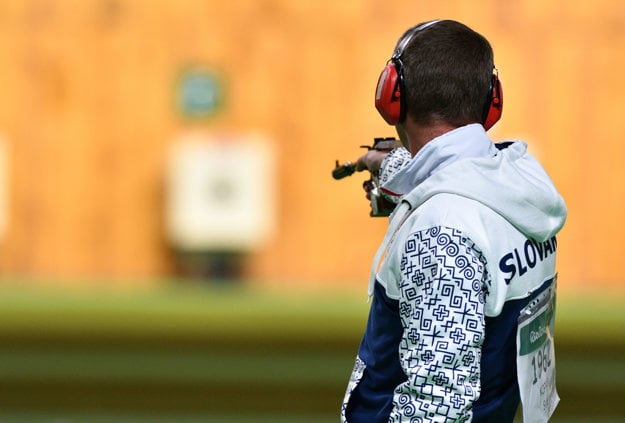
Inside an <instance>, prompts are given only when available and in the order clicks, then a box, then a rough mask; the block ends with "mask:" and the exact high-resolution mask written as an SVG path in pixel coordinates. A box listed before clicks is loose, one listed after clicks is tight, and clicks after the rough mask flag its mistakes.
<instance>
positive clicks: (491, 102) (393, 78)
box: [375, 20, 503, 131]
mask: <svg viewBox="0 0 625 423" xmlns="http://www.w3.org/2000/svg"><path fill="white" fill-rule="evenodd" d="M438 22H441V20H435V21H431V22H426V23H424V24H422V25H418V26H416V27H414V28H413V29H412V30H411V31H410V32H408V33H407V34H406V35H405V36H404V37H403V38H402V39H401V40H399V42H398V43H397V46H396V47H395V51H393V55H392V56H391V59H390V60H389V62H388V63H387V64H386V66H385V67H384V69H383V70H382V73H380V77H379V78H378V85H377V88H376V92H375V108H376V109H377V110H378V112H379V113H380V115H381V116H382V118H384V120H385V121H386V122H387V123H388V124H389V125H397V124H398V123H401V122H403V121H404V119H406V107H405V105H404V97H403V96H402V95H401V93H402V91H404V75H403V70H402V62H401V56H402V55H403V53H404V50H405V49H406V46H408V44H409V43H410V41H411V40H412V39H413V37H414V36H415V35H416V34H417V33H419V32H420V31H422V30H424V29H425V28H427V27H429V26H431V25H434V24H436V23H438ZM502 112H503V91H502V89H501V82H500V81H499V77H498V75H497V72H495V73H494V74H493V79H492V82H491V86H490V90H489V91H488V97H487V99H486V102H485V105H484V113H483V116H482V125H483V126H484V129H485V130H487V131H488V130H489V129H490V128H491V127H492V126H493V125H495V123H497V121H499V119H500V118H501V114H502Z"/></svg>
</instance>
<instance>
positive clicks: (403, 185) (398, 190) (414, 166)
mask: <svg viewBox="0 0 625 423" xmlns="http://www.w3.org/2000/svg"><path fill="white" fill-rule="evenodd" d="M495 154H497V148H496V147H495V145H494V144H493V142H492V141H491V140H490V138H488V136H487V135H486V131H485V130H484V128H483V127H482V125H480V124H477V123H475V124H471V125H466V126H462V127H460V128H456V129H454V130H453V131H449V132H447V133H445V134H443V135H441V136H439V137H436V138H434V139H433V140H431V141H430V142H428V143H427V144H426V145H425V146H424V147H423V148H422V149H421V150H419V151H418V152H417V154H416V155H415V156H414V157H413V158H412V160H411V161H410V162H409V164H408V165H407V166H406V167H405V168H403V169H401V170H400V171H398V172H397V173H396V174H395V175H394V176H393V178H391V179H390V180H389V181H387V182H386V183H385V184H384V185H383V186H382V187H381V188H382V190H383V191H384V192H386V193H387V194H390V195H394V196H402V195H406V194H408V193H409V192H410V191H412V189H413V188H415V187H416V186H417V185H419V184H420V183H422V182H423V181H425V180H426V179H427V178H428V177H430V176H431V175H432V174H433V173H435V172H436V171H438V170H440V169H443V168H444V167H446V166H448V165H449V164H451V163H454V162H456V161H458V160H462V159H466V158H472V157H488V156H494V155H495Z"/></svg>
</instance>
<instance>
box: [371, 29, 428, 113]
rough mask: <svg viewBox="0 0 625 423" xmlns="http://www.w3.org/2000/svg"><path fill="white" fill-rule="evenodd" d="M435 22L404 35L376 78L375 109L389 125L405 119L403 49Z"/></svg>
mask: <svg viewBox="0 0 625 423" xmlns="http://www.w3.org/2000/svg"><path fill="white" fill-rule="evenodd" d="M437 22H440V20H436V21H430V22H426V23H424V24H422V25H418V26H416V27H414V28H413V29H412V30H411V31H409V32H408V33H406V35H404V37H403V38H402V39H401V40H399V42H398V43H397V46H396V47H395V51H394V52H393V55H392V56H391V60H390V61H389V63H387V65H386V67H385V68H384V70H383V71H382V73H381V74H380V77H379V78H378V88H377V89H376V91H375V108H376V109H378V112H380V114H381V115H382V117H383V118H384V120H385V121H386V122H387V123H388V124H389V125H397V124H398V123H400V122H403V121H404V119H405V118H406V116H405V114H406V108H405V107H404V101H403V98H402V96H401V92H402V91H403V88H404V77H403V74H402V64H401V56H402V54H404V49H405V48H406V46H407V45H408V43H410V40H412V37H414V36H415V34H417V33H418V32H419V31H422V30H424V29H425V28H427V27H429V26H430V25H434V24H435V23H437Z"/></svg>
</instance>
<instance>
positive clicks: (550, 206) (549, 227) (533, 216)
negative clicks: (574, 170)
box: [383, 125, 567, 241]
mask: <svg viewBox="0 0 625 423" xmlns="http://www.w3.org/2000/svg"><path fill="white" fill-rule="evenodd" d="M452 145H453V146H454V147H453V148H450V146H452ZM458 146H462V147H460V148H458ZM449 151H455V153H453V154H452V155H450V154H449V153H448V152H449ZM458 151H459V152H458ZM409 186H410V187H412V190H411V191H410V192H408V193H407V194H406V195H405V196H404V198H403V201H405V202H407V203H409V205H410V207H411V208H413V209H414V208H416V207H418V206H419V205H420V204H422V203H423V202H425V201H426V200H427V199H429V198H431V197H432V196H434V195H436V194H440V193H447V194H455V195H461V196H464V197H467V198H470V199H473V200H475V201H478V202H480V203H482V204H484V205H485V206H486V207H488V208H490V209H491V210H493V211H495V212H496V213H498V214H499V215H501V216H502V217H503V218H505V219H506V220H507V221H508V222H510V224H511V225H513V226H514V227H515V228H517V229H518V230H519V231H520V232H521V233H523V234H524V235H525V236H527V237H528V238H531V239H533V240H536V241H545V240H548V239H550V238H552V237H553V236H554V235H555V234H556V233H558V231H559V230H560V229H561V228H562V226H563V225H564V222H565V220H566V215H567V210H566V206H565V204H564V200H563V199H562V196H561V195H560V194H559V193H558V191H557V190H556V188H555V186H554V184H553V182H552V181H551V179H550V178H549V176H548V175H547V173H546V172H545V170H544V169H543V168H542V166H541V165H540V164H539V163H538V161H537V160H536V159H535V158H534V157H533V156H532V155H531V154H530V153H528V151H527V144H525V143H524V142H521V141H516V142H510V143H506V144H505V147H503V148H501V149H499V148H497V147H496V146H495V144H493V143H492V141H491V140H490V139H489V138H488V136H487V135H486V132H485V131H484V130H483V128H482V127H481V126H480V125H469V126H466V127H462V128H459V129H456V130H455V131H451V132H450V133H447V134H445V135H443V136H442V137H439V138H438V139H435V140H432V141H431V142H430V143H428V144H427V145H426V146H425V147H424V148H423V149H422V150H421V151H420V152H419V154H417V155H416V156H415V157H414V158H413V160H412V161H411V163H410V164H409V165H408V166H407V167H406V168H405V169H402V171H400V172H398V173H397V174H396V175H395V177H393V179H391V180H390V181H389V182H388V183H387V184H385V186H384V187H383V189H384V190H385V191H387V192H389V191H390V192H395V193H399V194H401V193H402V190H406V188H408V187H409Z"/></svg>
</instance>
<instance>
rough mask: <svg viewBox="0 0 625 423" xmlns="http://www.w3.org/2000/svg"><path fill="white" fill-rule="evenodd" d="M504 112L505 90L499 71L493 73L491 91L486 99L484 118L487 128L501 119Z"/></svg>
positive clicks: (484, 124)
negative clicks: (503, 89)
mask: <svg viewBox="0 0 625 423" xmlns="http://www.w3.org/2000/svg"><path fill="white" fill-rule="evenodd" d="M502 112H503V91H502V89H501V81H499V76H498V75H497V73H494V74H493V79H492V82H491V84H490V91H489V92H488V98H487V99H486V106H485V107H484V116H483V119H482V122H483V124H482V125H483V126H484V129H485V130H487V131H488V130H489V129H490V128H492V127H493V125H494V124H496V123H497V121H498V120H499V119H501V113H502Z"/></svg>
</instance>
